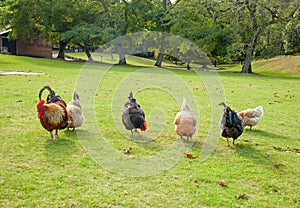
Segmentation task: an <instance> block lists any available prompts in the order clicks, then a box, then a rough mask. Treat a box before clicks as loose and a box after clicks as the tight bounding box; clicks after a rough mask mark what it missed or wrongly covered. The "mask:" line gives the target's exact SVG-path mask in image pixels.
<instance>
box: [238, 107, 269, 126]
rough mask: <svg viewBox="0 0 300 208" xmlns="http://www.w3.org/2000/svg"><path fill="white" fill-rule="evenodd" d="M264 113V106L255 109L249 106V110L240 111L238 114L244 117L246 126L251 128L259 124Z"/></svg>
mask: <svg viewBox="0 0 300 208" xmlns="http://www.w3.org/2000/svg"><path fill="white" fill-rule="evenodd" d="M263 114H264V109H263V107H262V106H258V107H256V108H254V109H251V108H248V109H247V110H243V111H241V112H239V113H238V115H239V116H241V117H242V118H243V121H244V126H245V127H246V126H250V130H251V129H252V126H255V125H256V124H258V122H259V121H260V119H261V117H262V116H263Z"/></svg>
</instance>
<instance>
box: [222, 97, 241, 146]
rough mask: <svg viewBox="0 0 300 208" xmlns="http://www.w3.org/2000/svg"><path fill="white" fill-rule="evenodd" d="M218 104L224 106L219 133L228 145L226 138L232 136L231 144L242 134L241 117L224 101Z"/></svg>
mask: <svg viewBox="0 0 300 208" xmlns="http://www.w3.org/2000/svg"><path fill="white" fill-rule="evenodd" d="M219 105H223V106H224V113H223V117H222V120H221V135H222V136H223V137H225V138H226V144H227V146H229V142H228V138H232V139H233V141H232V144H233V145H234V141H235V140H236V139H237V138H238V137H239V136H241V135H242V133H243V130H244V121H243V119H242V118H241V117H240V116H239V115H238V114H237V113H236V112H235V111H234V110H232V109H231V108H230V107H229V106H227V105H226V104H225V103H224V102H222V103H220V104H219Z"/></svg>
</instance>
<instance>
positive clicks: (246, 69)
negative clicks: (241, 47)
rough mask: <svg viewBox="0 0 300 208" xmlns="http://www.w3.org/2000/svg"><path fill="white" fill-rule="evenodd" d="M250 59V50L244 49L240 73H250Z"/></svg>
mask: <svg viewBox="0 0 300 208" xmlns="http://www.w3.org/2000/svg"><path fill="white" fill-rule="evenodd" d="M251 60H252V54H251V52H250V51H248V50H246V57H245V62H244V65H243V68H242V71H241V73H252V66H251Z"/></svg>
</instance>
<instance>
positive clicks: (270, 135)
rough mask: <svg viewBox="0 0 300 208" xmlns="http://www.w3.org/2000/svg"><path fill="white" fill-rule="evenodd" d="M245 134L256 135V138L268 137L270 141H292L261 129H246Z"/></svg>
mask: <svg viewBox="0 0 300 208" xmlns="http://www.w3.org/2000/svg"><path fill="white" fill-rule="evenodd" d="M244 133H247V134H248V135H255V136H259V137H267V138H270V139H290V137H287V136H284V135H279V134H275V133H272V132H267V131H263V130H260V129H252V130H250V129H248V128H247V129H245V130H244Z"/></svg>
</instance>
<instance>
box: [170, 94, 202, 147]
mask: <svg viewBox="0 0 300 208" xmlns="http://www.w3.org/2000/svg"><path fill="white" fill-rule="evenodd" d="M174 124H175V131H176V133H177V135H179V136H180V137H181V138H182V137H183V136H186V137H187V141H190V140H191V139H192V137H193V135H194V133H195V131H196V124H197V121H196V117H195V115H194V114H193V112H192V110H191V108H190V106H189V105H188V103H187V101H186V99H185V98H184V99H183V101H182V105H181V108H180V111H179V112H178V113H177V114H176V116H175V119H174Z"/></svg>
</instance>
